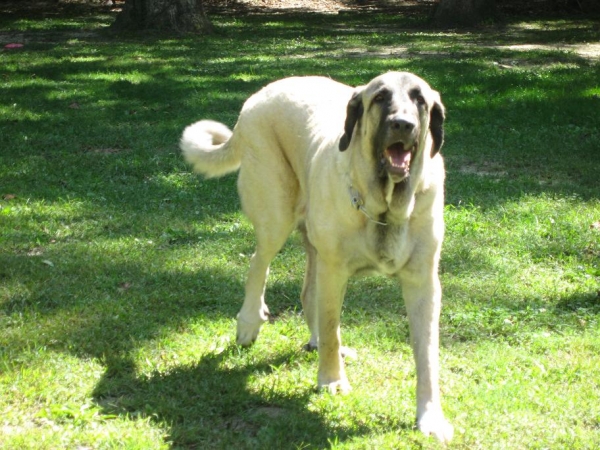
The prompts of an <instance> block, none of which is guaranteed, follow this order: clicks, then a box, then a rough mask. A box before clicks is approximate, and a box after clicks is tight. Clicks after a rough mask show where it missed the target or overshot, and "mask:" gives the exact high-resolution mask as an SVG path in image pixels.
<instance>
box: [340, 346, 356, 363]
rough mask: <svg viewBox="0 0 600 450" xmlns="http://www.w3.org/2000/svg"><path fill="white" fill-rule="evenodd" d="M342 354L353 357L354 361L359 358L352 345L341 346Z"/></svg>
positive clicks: (346, 357)
mask: <svg viewBox="0 0 600 450" xmlns="http://www.w3.org/2000/svg"><path fill="white" fill-rule="evenodd" d="M340 355H342V358H344V359H351V360H353V361H355V360H356V359H357V358H358V354H357V353H356V350H354V349H353V348H350V347H344V346H342V347H340Z"/></svg>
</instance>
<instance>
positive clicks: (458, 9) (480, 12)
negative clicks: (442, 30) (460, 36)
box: [433, 0, 496, 27]
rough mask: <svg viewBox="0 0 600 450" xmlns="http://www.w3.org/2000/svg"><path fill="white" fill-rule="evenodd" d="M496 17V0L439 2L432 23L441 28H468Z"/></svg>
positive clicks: (450, 0)
mask: <svg viewBox="0 0 600 450" xmlns="http://www.w3.org/2000/svg"><path fill="white" fill-rule="evenodd" d="M495 17H496V0H440V3H439V4H438V5H437V8H436V9H435V11H434V13H433V22H434V24H435V25H438V26H442V27H469V26H473V25H477V24H479V23H481V22H483V21H485V20H490V19H494V18H495Z"/></svg>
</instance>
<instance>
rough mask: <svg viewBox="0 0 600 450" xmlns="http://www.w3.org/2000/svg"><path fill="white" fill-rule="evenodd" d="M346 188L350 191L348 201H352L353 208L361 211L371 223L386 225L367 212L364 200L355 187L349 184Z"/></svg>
mask: <svg viewBox="0 0 600 450" xmlns="http://www.w3.org/2000/svg"><path fill="white" fill-rule="evenodd" d="M348 190H349V192H350V201H351V202H352V207H353V208H354V209H356V210H357V211H360V212H361V213H363V214H364V215H365V217H366V218H367V219H369V220H370V221H371V222H373V223H376V224H377V225H383V226H386V225H387V223H385V222H380V221H378V220H375V219H373V218H372V217H371V215H370V214H369V213H368V212H367V210H366V208H365V201H364V200H363V199H362V197H361V195H360V193H359V192H358V191H357V190H356V189H354V187H353V186H352V185H350V188H349V189H348Z"/></svg>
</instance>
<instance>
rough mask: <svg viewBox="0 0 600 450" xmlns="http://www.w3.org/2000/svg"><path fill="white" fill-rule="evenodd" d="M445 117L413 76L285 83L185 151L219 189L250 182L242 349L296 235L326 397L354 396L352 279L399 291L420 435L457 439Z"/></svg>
mask: <svg viewBox="0 0 600 450" xmlns="http://www.w3.org/2000/svg"><path fill="white" fill-rule="evenodd" d="M443 123H444V107H443V105H442V103H441V101H440V96H439V94H438V93H437V92H436V91H434V90H432V89H431V88H430V87H429V85H428V84H427V83H426V82H425V81H423V80H422V79H421V78H419V77H417V76H415V75H413V74H410V73H405V72H403V73H398V72H390V73H386V74H384V75H381V76H379V77H377V78H375V79H373V80H372V81H371V82H370V83H369V84H367V85H366V86H361V87H358V88H355V89H353V88H351V87H348V86H345V85H343V84H340V83H337V82H335V81H332V80H330V79H328V78H321V77H303V78H287V79H283V80H280V81H276V82H274V83H272V84H270V85H268V86H266V87H265V88H263V89H262V90H261V91H259V92H258V93H256V94H254V95H253V96H252V97H250V98H249V99H248V100H247V101H246V103H245V104H244V107H243V108H242V112H241V113H240V117H239V119H238V122H237V124H236V126H235V128H234V130H233V133H232V132H231V131H230V130H229V129H228V128H227V127H226V126H225V125H222V124H220V123H217V122H212V121H200V122H197V123H195V124H193V125H191V126H189V127H188V128H186V129H185V131H184V133H183V136H182V138H181V149H182V151H183V154H184V156H185V158H186V160H187V161H188V162H189V163H191V164H192V165H193V166H194V169H195V170H196V171H197V172H199V173H202V174H204V175H205V176H208V177H217V176H221V175H224V174H226V173H229V172H233V171H235V170H238V169H239V171H240V173H239V179H238V190H239V195H240V198H241V204H242V208H243V210H244V212H245V214H246V215H247V216H248V218H249V219H250V221H251V222H252V224H253V225H254V229H255V232H256V240H257V243H256V252H255V253H254V255H253V256H252V260H251V262H250V270H249V273H248V279H247V282H246V288H245V299H244V304H243V305H242V309H241V311H240V313H239V315H238V318H237V342H238V343H239V344H240V345H250V344H251V343H252V342H254V340H256V337H257V335H258V332H259V329H260V327H261V325H262V324H263V323H264V322H265V321H266V320H267V318H268V314H269V311H268V309H267V306H266V304H265V301H264V292H265V282H266V278H267V274H268V271H269V264H270V263H271V260H272V259H273V258H274V257H275V255H276V254H277V253H278V251H279V250H280V249H281V247H282V246H283V244H284V243H285V241H286V239H287V237H288V236H289V234H290V233H291V232H292V231H293V230H294V229H296V228H298V229H299V230H301V232H302V233H303V234H304V236H305V242H306V244H305V245H306V253H307V263H306V275H305V279H304V286H303V288H302V305H303V308H304V314H305V317H306V321H307V322H308V327H309V329H310V333H311V337H310V341H309V343H308V348H318V350H319V370H318V385H319V386H320V387H322V388H325V389H328V390H330V391H331V392H333V393H335V392H336V391H337V390H340V391H342V392H343V391H348V390H349V389H350V385H349V383H348V379H347V378H346V373H345V370H344V361H343V356H344V352H345V349H344V348H343V347H342V346H341V340H340V312H341V307H342V302H343V299H344V294H345V290H346V285H347V281H348V278H349V277H350V276H351V275H354V274H364V273H369V272H378V273H383V274H385V275H389V276H393V277H396V278H397V279H398V280H399V281H400V284H401V285H402V292H403V297H404V301H405V303H406V309H407V312H408V320H409V324H410V333H411V342H412V347H413V352H414V356H415V361H416V366H417V426H418V428H419V429H420V430H421V431H422V432H423V433H425V434H427V435H429V434H433V435H435V436H436V437H437V438H438V439H439V440H441V441H449V440H450V439H451V438H452V434H453V428H452V426H451V425H450V424H449V423H448V422H447V421H446V419H445V418H444V415H443V412H442V408H441V403H440V392H439V383H438V373H439V357H438V351H439V350H438V347H439V344H438V340H439V339H438V334H439V332H438V323H439V315H440V306H441V288H440V282H439V278H438V262H439V257H440V247H441V244H442V239H443V236H444V223H443V206H444V163H443V160H442V157H441V156H440V154H439V153H438V151H439V150H440V147H441V145H442V141H443V136H444V133H443Z"/></svg>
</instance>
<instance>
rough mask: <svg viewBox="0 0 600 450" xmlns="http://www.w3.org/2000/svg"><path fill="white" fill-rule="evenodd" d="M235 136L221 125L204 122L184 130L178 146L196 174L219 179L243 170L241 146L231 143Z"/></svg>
mask: <svg viewBox="0 0 600 450" xmlns="http://www.w3.org/2000/svg"><path fill="white" fill-rule="evenodd" d="M232 135H233V133H232V132H231V130H230V129H229V128H227V126H225V125H223V124H222V123H219V122H213V121H212V120H201V121H199V122H196V123H193V124H192V125H190V126H189V127H187V128H186V129H185V130H184V131H183V135H182V136H181V141H180V142H179V147H180V148H181V151H182V153H183V157H184V158H185V160H186V161H187V162H188V163H190V164H191V165H192V166H193V167H194V171H195V172H198V173H201V174H202V175H204V176H205V177H208V178H213V177H220V176H223V175H226V174H228V173H230V172H235V171H236V170H238V169H239V168H240V162H241V159H242V155H241V152H240V151H239V146H237V145H234V144H233V143H232V142H231V140H230V138H231V136H232Z"/></svg>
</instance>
